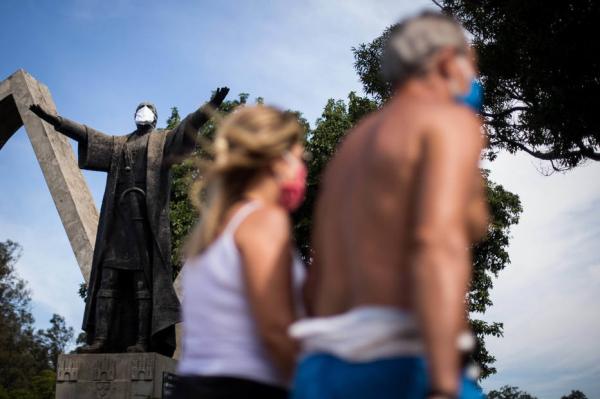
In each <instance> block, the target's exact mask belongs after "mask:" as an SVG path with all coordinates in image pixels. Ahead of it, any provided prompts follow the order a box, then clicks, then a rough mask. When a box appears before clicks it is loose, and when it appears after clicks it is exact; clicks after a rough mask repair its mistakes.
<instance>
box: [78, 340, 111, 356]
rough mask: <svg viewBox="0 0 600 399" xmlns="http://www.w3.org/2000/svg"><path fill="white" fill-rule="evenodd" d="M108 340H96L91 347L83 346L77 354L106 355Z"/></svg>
mask: <svg viewBox="0 0 600 399" xmlns="http://www.w3.org/2000/svg"><path fill="white" fill-rule="evenodd" d="M105 347H106V340H104V339H96V340H94V342H92V343H91V344H90V345H83V346H80V347H79V348H77V349H76V351H77V353H104V352H105V349H106V348H105Z"/></svg>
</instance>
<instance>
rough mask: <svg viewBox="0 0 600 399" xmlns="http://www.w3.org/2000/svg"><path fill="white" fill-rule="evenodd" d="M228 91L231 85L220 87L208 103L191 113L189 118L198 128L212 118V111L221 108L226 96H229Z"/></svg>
mask: <svg viewBox="0 0 600 399" xmlns="http://www.w3.org/2000/svg"><path fill="white" fill-rule="evenodd" d="M227 93H229V87H218V88H217V90H215V92H214V94H213V96H212V97H211V99H210V100H209V101H208V102H207V103H206V104H204V105H203V106H201V107H200V108H198V109H197V110H196V111H195V112H192V113H191V114H190V116H189V117H188V118H189V119H188V120H189V122H190V123H191V125H192V126H193V127H194V128H196V130H198V129H200V128H201V127H202V125H204V124H205V123H206V122H207V121H208V120H209V119H210V117H211V111H215V110H217V109H218V108H219V106H220V105H221V103H222V102H223V100H225V97H227Z"/></svg>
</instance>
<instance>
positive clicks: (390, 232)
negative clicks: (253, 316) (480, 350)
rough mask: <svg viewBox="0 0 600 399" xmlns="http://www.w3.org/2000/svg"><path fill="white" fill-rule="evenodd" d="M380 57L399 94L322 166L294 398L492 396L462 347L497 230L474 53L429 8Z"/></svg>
mask: <svg viewBox="0 0 600 399" xmlns="http://www.w3.org/2000/svg"><path fill="white" fill-rule="evenodd" d="M382 65H383V70H382V72H383V74H384V76H385V77H386V79H388V81H389V82H390V83H391V84H392V87H393V89H394V95H393V97H392V98H391V99H390V100H389V102H388V103H387V104H386V105H385V106H384V107H383V108H382V109H381V110H380V111H378V112H375V113H373V114H371V115H370V116H368V117H366V118H365V119H364V120H363V121H361V122H360V123H359V124H358V126H356V128H355V129H354V130H353V131H352V132H350V133H349V134H348V136H347V138H346V140H345V141H344V143H343V144H342V145H341V146H340V148H339V149H338V151H337V153H336V155H335V157H334V158H333V160H332V161H331V163H330V164H329V165H328V167H327V169H326V171H325V174H324V178H323V182H322V186H321V187H322V188H321V193H320V198H319V200H318V202H317V206H316V214H315V219H314V220H315V229H314V235H313V242H314V250H315V257H314V264H313V265H312V267H311V269H310V277H309V279H310V280H309V286H308V297H309V305H310V309H311V312H312V316H314V317H313V318H311V319H306V320H304V321H301V322H298V323H297V324H296V325H294V326H293V327H292V328H291V334H292V335H293V336H295V337H296V338H298V339H299V340H300V341H301V342H302V344H303V347H304V351H305V357H304V360H303V361H302V362H301V364H300V366H299V370H298V373H297V377H296V381H295V396H294V397H295V398H298V399H305V398H313V397H314V398H317V397H318V398H329V397H336V398H337V397H343V398H345V399H351V398H363V397H365V398H366V397H376V398H387V397H390V398H392V397H394V398H424V397H428V398H458V397H461V398H467V397H469V398H471V397H480V392H479V391H478V389H477V388H476V387H475V385H474V383H473V382H472V381H467V380H466V379H464V378H463V379H461V370H460V367H461V366H460V360H459V358H460V355H459V350H458V348H457V341H458V339H459V336H460V335H461V333H462V332H463V331H465V329H466V320H465V315H466V309H465V295H466V293H467V289H468V283H469V280H470V276H471V254H470V251H469V250H468V248H469V246H470V244H471V243H472V242H473V241H474V240H476V239H478V238H480V237H481V236H482V235H483V234H484V233H485V232H486V230H487V204H486V200H485V198H484V191H483V183H482V178H481V175H480V172H479V168H478V163H479V160H480V153H481V150H482V145H483V143H484V139H483V136H482V134H481V123H480V120H479V119H478V117H477V116H476V113H475V112H474V110H473V109H472V108H470V107H468V106H465V105H471V106H476V104H475V103H476V102H477V101H474V100H478V98H477V97H478V96H477V94H478V93H477V91H474V90H475V89H476V88H477V87H476V86H477V83H476V81H475V80H474V79H475V76H476V75H475V74H476V67H475V64H474V61H473V56H472V54H471V52H470V49H469V45H468V43H467V40H466V38H465V36H464V33H463V31H462V29H461V27H460V25H458V23H456V22H455V21H454V20H452V19H451V18H449V17H447V16H444V15H442V14H437V13H425V14H422V15H420V16H418V17H414V18H411V19H408V20H406V21H404V22H402V23H401V24H399V25H398V27H397V28H396V29H394V30H393V31H392V32H391V34H390V39H389V43H388V45H387V49H386V51H385V53H384V58H383V59H382ZM469 94H470V95H471V96H470V97H469V99H468V100H465V98H464V97H466V96H467V95H469ZM479 94H480V92H479ZM461 99H462V101H461ZM479 100H480V98H479ZM465 103H467V104H465Z"/></svg>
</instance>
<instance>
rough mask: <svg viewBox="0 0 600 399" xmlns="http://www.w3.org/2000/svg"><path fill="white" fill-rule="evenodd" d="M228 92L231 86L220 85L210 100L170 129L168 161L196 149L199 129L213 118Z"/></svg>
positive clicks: (179, 159) (167, 150) (172, 161)
mask: <svg viewBox="0 0 600 399" xmlns="http://www.w3.org/2000/svg"><path fill="white" fill-rule="evenodd" d="M227 93H229V88H227V87H219V88H218V89H217V90H215V92H214V94H213V96H212V98H211V99H210V100H209V101H208V102H206V103H205V104H204V105H202V106H201V107H200V108H198V109H197V110H196V111H194V112H192V113H191V114H189V115H188V116H186V117H185V119H184V120H183V121H182V122H181V123H180V124H179V125H178V126H177V127H175V128H174V129H172V130H171V131H169V133H168V134H167V141H166V143H165V155H167V158H166V159H165V162H166V163H169V164H173V163H176V162H180V161H181V160H182V158H183V157H186V156H188V155H189V154H190V153H192V151H194V148H195V147H196V143H197V140H196V139H197V136H198V130H200V128H201V127H202V125H204V124H205V123H206V122H208V120H209V119H210V118H211V116H212V111H215V110H216V109H217V108H219V106H220V105H221V103H222V102H223V100H224V99H225V96H227Z"/></svg>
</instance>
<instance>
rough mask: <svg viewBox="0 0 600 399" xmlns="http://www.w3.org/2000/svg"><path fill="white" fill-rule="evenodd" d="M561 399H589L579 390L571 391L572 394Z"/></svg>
mask: <svg viewBox="0 0 600 399" xmlns="http://www.w3.org/2000/svg"><path fill="white" fill-rule="evenodd" d="M560 399H587V396H585V394H584V393H583V392H581V391H579V390H574V391H571V393H570V394H568V395H564V396H562V397H561V398H560Z"/></svg>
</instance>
